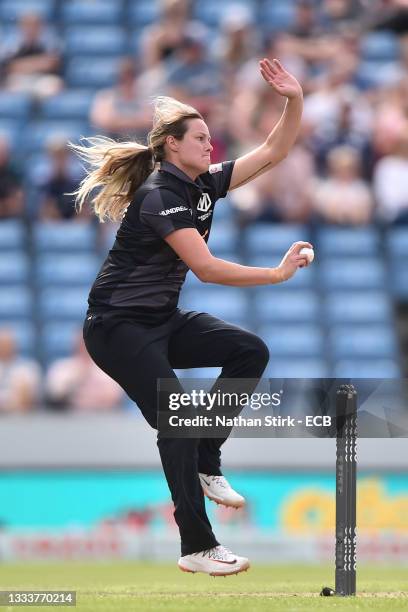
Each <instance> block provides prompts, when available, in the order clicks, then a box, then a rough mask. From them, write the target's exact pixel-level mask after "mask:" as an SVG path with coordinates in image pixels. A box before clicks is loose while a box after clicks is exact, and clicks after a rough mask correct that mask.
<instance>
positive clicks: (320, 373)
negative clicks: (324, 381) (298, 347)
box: [264, 357, 330, 378]
mask: <svg viewBox="0 0 408 612" xmlns="http://www.w3.org/2000/svg"><path fill="white" fill-rule="evenodd" d="M329 375H330V370H329V366H328V365H327V362H326V361H325V360H324V359H319V358H314V357H302V358H301V359H294V358H293V357H291V358H290V359H273V358H272V359H271V360H270V361H269V364H268V366H267V368H266V370H265V373H264V376H266V377H270V378H326V377H328V376H329Z"/></svg>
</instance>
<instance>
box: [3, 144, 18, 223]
mask: <svg viewBox="0 0 408 612" xmlns="http://www.w3.org/2000/svg"><path fill="white" fill-rule="evenodd" d="M23 207H24V195H23V189H22V178H21V175H20V172H19V171H18V170H17V168H16V167H15V165H14V164H13V162H12V161H11V158H10V148H9V143H8V141H7V139H6V138H4V137H1V136H0V220H1V219H14V218H19V217H22V216H23Z"/></svg>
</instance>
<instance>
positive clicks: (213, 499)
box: [201, 487, 245, 510]
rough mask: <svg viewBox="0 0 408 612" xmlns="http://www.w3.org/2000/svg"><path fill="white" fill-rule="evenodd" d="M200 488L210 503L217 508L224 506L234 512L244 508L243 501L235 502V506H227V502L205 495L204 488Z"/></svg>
mask: <svg viewBox="0 0 408 612" xmlns="http://www.w3.org/2000/svg"><path fill="white" fill-rule="evenodd" d="M201 488H202V490H203V493H204V495H205V496H206V497H208V499H210V500H211V501H213V502H215V503H216V504H217V506H225V507H226V508H235V510H239V508H243V507H244V506H245V500H244V501H242V502H237V503H236V504H232V503H230V504H229V503H228V502H225V501H224V500H223V499H221V498H220V497H213V496H212V495H209V493H207V491H206V490H205V489H204V487H201Z"/></svg>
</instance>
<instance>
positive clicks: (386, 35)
mask: <svg viewBox="0 0 408 612" xmlns="http://www.w3.org/2000/svg"><path fill="white" fill-rule="evenodd" d="M360 52H361V55H362V58H363V59H364V60H365V61H383V62H385V61H389V62H392V61H396V60H398V57H399V53H400V48H399V40H398V36H396V34H394V32H391V31H389V30H383V31H378V32H368V34H366V35H365V36H363V38H362V39H361V45H360Z"/></svg>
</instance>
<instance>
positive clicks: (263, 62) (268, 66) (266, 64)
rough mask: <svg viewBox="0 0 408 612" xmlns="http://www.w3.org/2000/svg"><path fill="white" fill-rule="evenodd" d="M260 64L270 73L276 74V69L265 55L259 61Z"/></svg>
mask: <svg viewBox="0 0 408 612" xmlns="http://www.w3.org/2000/svg"><path fill="white" fill-rule="evenodd" d="M260 64H261V65H262V67H263V68H264V69H265V70H266V71H269V72H270V73H271V74H278V70H277V69H276V67H275V66H274V65H273V64H272V63H271V62H270V61H269V60H268V59H267V58H266V57H265V58H264V59H263V60H261V61H260Z"/></svg>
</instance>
